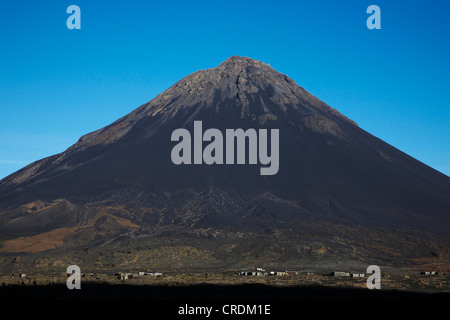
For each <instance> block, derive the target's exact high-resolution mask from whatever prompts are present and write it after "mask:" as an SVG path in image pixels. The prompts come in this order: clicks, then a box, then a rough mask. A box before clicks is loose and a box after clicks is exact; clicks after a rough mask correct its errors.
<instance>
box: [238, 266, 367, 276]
mask: <svg viewBox="0 0 450 320" xmlns="http://www.w3.org/2000/svg"><path fill="white" fill-rule="evenodd" d="M300 273H301V272H300V271H288V270H286V271H266V270H265V269H263V268H256V270H255V271H240V272H239V274H240V275H241V276H294V275H297V274H300ZM306 274H307V275H312V274H313V273H311V272H307V273H306ZM330 275H331V276H335V277H352V278H364V277H365V276H366V275H365V274H364V273H350V272H343V271H334V272H332V273H331V274H330Z"/></svg>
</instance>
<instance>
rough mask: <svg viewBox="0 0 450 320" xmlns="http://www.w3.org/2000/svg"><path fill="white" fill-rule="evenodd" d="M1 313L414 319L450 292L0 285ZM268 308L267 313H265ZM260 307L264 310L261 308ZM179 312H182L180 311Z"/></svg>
mask: <svg viewBox="0 0 450 320" xmlns="http://www.w3.org/2000/svg"><path fill="white" fill-rule="evenodd" d="M0 302H1V305H2V306H3V308H2V309H3V310H6V309H10V310H16V311H18V312H19V313H20V314H22V315H26V314H28V313H29V314H30V315H36V314H46V315H47V316H49V317H50V318H58V319H60V318H61V316H62V315H65V314H68V312H69V313H70V314H73V315H80V316H81V315H85V316H90V317H95V315H99V316H101V317H102V318H109V317H113V318H118V317H119V315H120V318H122V317H130V316H131V315H133V314H141V315H147V317H146V318H149V319H150V318H152V319H155V314H158V316H157V317H156V319H205V318H209V319H218V318H225V319H234V318H238V319H301V318H303V316H300V315H302V314H303V315H305V312H310V311H312V312H313V313H314V314H315V316H321V318H327V317H335V316H337V315H341V314H342V315H344V316H345V317H346V319H349V318H355V319H356V318H360V316H361V314H362V313H361V312H366V313H367V312H369V313H370V314H371V315H373V316H377V317H378V316H388V315H389V314H391V313H392V312H401V314H403V315H414V314H415V313H416V312H418V311H424V310H425V311H426V312H428V313H430V315H432V314H434V313H439V312H441V311H439V310H442V312H446V310H447V308H448V305H449V303H450V293H448V292H445V293H424V292H411V291H400V290H386V289H385V290H383V289H382V290H369V289H367V288H341V287H324V286H271V285H266V284H258V283H254V284H239V285H219V284H197V285H179V286H166V285H132V284H106V283H105V284H100V283H90V282H84V283H82V287H81V289H79V290H69V289H67V287H66V285H65V284H60V283H59V284H49V285H36V286H34V285H30V286H22V285H5V286H2V287H0ZM231 305H241V306H242V307H241V311H242V310H245V308H246V306H250V307H252V306H255V305H256V306H257V307H255V309H254V310H256V311H261V310H263V312H262V313H261V312H259V313H258V312H257V313H256V314H248V311H244V313H242V314H236V313H235V314H230V311H231ZM266 305H268V313H266V312H264V311H265V310H266ZM259 306H262V307H259ZM188 307H189V308H191V307H193V308H195V307H209V308H211V313H210V315H209V316H206V315H204V314H196V315H192V314H180V312H181V311H182V312H186V310H187V309H186V308H188ZM180 310H181V311H180Z"/></svg>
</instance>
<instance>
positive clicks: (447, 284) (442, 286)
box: [0, 267, 450, 292]
mask: <svg viewBox="0 0 450 320" xmlns="http://www.w3.org/2000/svg"><path fill="white" fill-rule="evenodd" d="M369 276H370V274H366V273H364V272H355V271H353V272H351V271H332V272H328V273H315V272H310V271H298V270H297V271H296V270H283V271H276V270H266V269H265V268H262V267H257V268H253V269H244V270H225V271H215V272H192V271H191V272H189V271H187V270H185V271H180V272H174V271H166V272H161V271H138V270H130V271H128V272H126V271H120V272H88V273H82V274H81V283H82V284H83V283H98V284H111V285H114V284H121V285H123V284H128V285H144V286H145V285H149V286H191V285H198V284H221V285H224V284H225V285H239V284H255V283H256V284H264V285H270V286H283V287H285V286H327V287H348V288H366V281H367V279H368V277H369ZM67 277H68V274H66V273H65V272H60V273H53V274H47V275H37V274H25V273H17V274H11V275H0V285H1V286H3V287H4V286H11V285H14V286H18V285H19V286H36V285H37V286H48V285H65V282H66V279H67ZM81 286H82V287H83V285H81ZM381 288H382V289H396V290H406V291H413V290H426V291H431V292H433V291H439V292H450V276H448V275H447V273H443V272H436V271H410V272H405V273H382V275H381Z"/></svg>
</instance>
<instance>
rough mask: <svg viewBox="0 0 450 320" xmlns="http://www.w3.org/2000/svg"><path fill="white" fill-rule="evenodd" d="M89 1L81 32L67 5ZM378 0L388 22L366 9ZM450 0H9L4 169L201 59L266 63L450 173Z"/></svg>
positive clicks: (108, 116) (87, 127)
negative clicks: (370, 22)
mask: <svg viewBox="0 0 450 320" xmlns="http://www.w3.org/2000/svg"><path fill="white" fill-rule="evenodd" d="M71 4H75V5H78V6H79V7H80V8H81V30H68V29H67V27H66V20H67V18H68V17H69V14H67V13H66V9H67V7H68V6H69V5H71ZM371 4H375V5H378V6H379V7H380V8H381V30H369V29H367V27H366V20H367V18H368V16H369V15H368V14H367V13H366V9H367V7H368V6H369V5H371ZM449 12H450V2H449V1H445V0H442V1H437V0H435V1H425V0H423V1H414V0H413V1H400V0H397V1H395V0H390V1H378V0H373V1H364V0H343V1H331V0H330V1H324V0H323V1H321V0H318V1H300V0H295V1H282V0H281V1H262V0H259V1H229V0H228V1H214V0H209V1H136V0H127V1H123V0H122V1H114V0H109V1H98V0H88V1H84V0H71V1H63V0H60V1H48V0H40V1H24V0H15V1H7V2H3V3H2V6H1V8H0V124H1V126H0V179H1V178H3V177H5V176H7V175H8V174H10V173H12V172H14V171H16V170H18V169H20V168H21V167H23V166H25V165H26V164H28V163H30V162H32V161H35V160H38V159H41V158H44V157H47V156H50V155H53V154H56V153H59V152H62V151H64V150H65V149H66V148H68V147H69V146H70V145H72V144H73V143H75V142H76V141H77V140H78V138H79V137H80V136H82V135H83V134H86V133H88V132H91V131H94V130H96V129H99V128H101V127H103V126H105V125H107V124H109V123H111V122H113V121H115V120H116V119H118V118H119V117H121V116H123V115H125V114H127V113H129V112H131V111H132V110H133V109H135V108H137V107H139V106H140V105H141V104H143V103H145V102H147V101H149V100H151V99H152V98H153V97H155V96H156V95H157V94H158V93H160V92H162V91H163V90H165V89H167V88H168V87H170V86H171V85H172V84H174V83H175V82H176V81H178V80H179V79H181V78H182V77H185V76H187V75H188V74H190V73H192V72H194V71H197V70H198V69H207V68H211V67H215V66H217V65H218V64H220V63H221V62H222V61H223V60H225V59H226V58H228V57H230V56H233V55H240V56H248V57H251V58H254V59H258V60H262V61H264V62H266V63H270V65H271V66H272V67H273V68H275V69H276V70H278V71H280V72H282V73H285V74H287V75H288V76H290V77H291V78H292V79H294V80H295V81H296V82H297V84H299V85H300V86H302V87H304V88H305V89H306V90H308V91H309V92H310V93H312V94H314V95H315V96H317V97H318V98H320V99H321V100H323V101H325V102H326V103H328V104H329V105H331V106H332V107H334V108H336V109H338V110H339V111H340V112H342V113H343V114H345V115H346V116H348V117H349V118H351V119H352V120H354V121H356V122H357V123H358V124H359V125H360V127H362V128H363V129H365V130H366V131H368V132H370V133H372V134H373V135H375V136H377V137H379V138H381V139H383V140H385V141H386V142H388V143H390V144H392V145H393V146H395V147H397V148H398V149H400V150H402V151H404V152H406V153H408V154H409V155H411V156H413V157H415V158H416V159H418V160H420V161H422V162H424V163H426V164H427V165H429V166H431V167H433V168H435V169H437V170H439V171H441V172H443V173H445V174H447V175H450V147H449V146H450V89H449V85H450V62H449V57H450V44H449V39H450V22H449V20H448V15H449Z"/></svg>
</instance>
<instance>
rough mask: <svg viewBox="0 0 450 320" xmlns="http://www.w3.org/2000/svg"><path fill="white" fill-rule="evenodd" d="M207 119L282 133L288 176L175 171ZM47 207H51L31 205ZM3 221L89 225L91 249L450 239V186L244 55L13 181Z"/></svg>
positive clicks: (5, 185) (31, 227)
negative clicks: (307, 238) (214, 240)
mask: <svg viewBox="0 0 450 320" xmlns="http://www.w3.org/2000/svg"><path fill="white" fill-rule="evenodd" d="M195 120H202V121H203V128H204V129H203V130H206V129H207V128H218V129H220V130H222V132H224V131H225V129H235V128H242V129H244V130H245V129H248V128H255V129H258V128H267V129H279V132H280V155H279V158H280V167H279V171H278V173H277V174H276V175H272V176H262V175H260V174H259V168H260V165H216V164H214V165H206V164H203V165H179V166H177V165H174V164H173V163H172V161H171V158H170V155H171V149H172V148H173V146H174V145H175V144H176V143H175V142H171V134H172V132H173V130H175V129H177V128H186V129H188V130H189V131H190V132H192V131H193V123H194V121H195ZM204 145H205V144H204ZM58 199H59V200H58ZM61 199H64V200H63V202H61V203H63V204H61V203H60V201H62V200H61ZM36 201H41V202H42V203H45V205H43V206H41V208H39V209H36V211H37V212H31V211H30V210H29V209H26V208H25V209H24V206H26V205H28V204H30V203H34V202H36ZM55 201H58V203H57V204H56V202H55ZM58 215H59V216H58ZM105 215H107V216H110V217H113V220H114V221H113V220H111V219H110V220H99V221H103V223H102V224H101V227H100V224H99V222H97V220H98V219H99V216H105ZM103 219H106V218H103ZM36 221H39V222H36ZM305 222H307V227H306V225H305V224H304V223H305ZM0 223H1V225H0V230H1V232H2V233H3V234H4V237H6V238H14V237H15V236H16V235H17V234H18V233H21V234H22V235H25V236H27V235H29V236H31V235H36V234H39V233H40V232H43V231H46V232H47V231H49V230H51V229H55V228H63V227H67V228H74V230H75V229H77V228H78V229H79V228H82V230H81V231H80V230H78V229H77V230H76V231H73V230H68V231H67V232H69V234H68V235H67V236H66V238H65V239H66V240H67V239H72V240H73V238H74V236H75V235H76V234H83V235H84V236H83V237H84V238H86V239H89V241H96V239H97V240H98V241H100V240H101V241H104V240H105V239H110V240H111V241H112V240H113V239H115V238H116V237H118V236H124V235H125V236H126V235H129V233H130V232H131V231H133V230H134V231H133V232H138V233H140V234H141V235H146V236H150V235H151V236H155V235H157V234H158V232H166V233H164V235H167V232H169V233H170V232H175V233H176V234H196V235H197V236H198V235H199V234H201V235H205V236H211V235H214V236H217V237H232V236H237V235H239V236H242V235H243V234H244V235H254V234H258V235H260V234H273V233H274V232H275V233H281V234H303V233H307V234H315V233H316V234H320V235H322V236H324V237H325V236H328V237H333V236H335V235H336V230H334V231H330V229H329V228H328V227H324V225H325V223H326V224H335V225H343V226H346V227H350V228H353V230H357V229H358V228H359V227H360V226H362V227H364V228H373V229H374V230H382V231H383V232H394V231H393V230H395V229H402V230H406V231H407V230H421V231H423V232H425V233H427V232H432V233H436V234H441V235H445V234H446V233H447V232H448V230H449V228H450V179H449V178H448V177H447V176H445V175H443V174H441V173H439V172H437V171H435V170H434V169H432V168H430V167H428V166H426V165H424V164H423V163H421V162H419V161H417V160H415V159H413V158H412V157H410V156H408V155H407V154H405V153H403V152H401V151H399V150H397V149H396V148H394V147H392V146H390V145H388V144H387V143H385V142H383V141H381V140H380V139H378V138H376V137H374V136H372V135H371V134H369V133H367V132H366V131H364V130H363V129H361V128H359V127H358V126H357V124H356V123H354V122H353V121H351V120H350V119H348V118H346V117H345V116H344V115H342V114H340V113H339V112H338V111H336V110H335V109H333V108H331V107H330V106H328V105H327V104H325V103H324V102H322V101H320V100H319V99H317V98H316V97H314V96H312V95H311V94H309V93H308V92H307V91H306V90H304V89H303V88H301V87H299V86H298V85H297V84H296V83H295V82H294V81H293V80H292V79H290V78H289V77H287V76H286V75H283V74H281V73H279V72H277V71H275V70H274V69H272V68H271V67H270V66H269V65H267V64H265V63H263V62H260V61H255V60H252V59H250V58H242V57H237V56H234V57H231V58H229V59H227V60H226V61H225V62H223V63H222V64H220V65H219V66H218V67H216V68H213V69H208V70H200V71H198V72H195V73H193V74H191V75H189V76H187V77H186V78H184V79H182V80H180V81H179V82H177V83H176V84H174V85H173V86H172V87H170V88H169V89H167V90H166V91H164V92H163V93H161V94H160V95H158V96H157V97H155V98H154V99H153V100H151V101H149V102H148V103H146V104H144V105H142V106H140V107H139V108H137V109H136V110H134V111H133V112H131V113H130V114H128V115H126V116H124V117H122V118H121V119H119V120H117V121H116V122H114V123H112V124H111V125H109V126H107V127H105V128H102V129H99V130H97V131H95V132H92V133H89V134H87V135H85V136H83V137H81V138H80V139H79V141H78V142H77V143H76V144H74V145H73V146H71V147H70V148H68V149H67V150H66V151H65V152H63V153H61V154H57V155H54V156H51V157H49V158H46V159H43V160H40V161H37V162H35V163H32V164H30V165H28V166H27V167H25V168H23V169H21V170H19V171H17V172H16V173H14V174H12V175H10V176H8V177H6V178H4V179H3V180H1V181H0ZM118 225H119V226H121V227H118ZM108 226H112V227H111V228H110V229H108ZM305 228H306V229H305ZM314 228H317V229H314ZM108 230H109V231H110V234H108ZM327 230H328V231H327ZM100 231H101V232H100ZM133 232H132V234H134V233H133ZM355 232H356V231H355ZM100 233H101V234H100ZM8 234H11V235H10V236H8ZM86 234H88V235H89V236H86ZM95 234H100V235H99V236H98V237H97V236H95ZM340 236H343V237H344V232H343V233H342V234H340ZM345 237H347V238H348V239H351V232H350V233H348V232H345ZM84 238H83V239H84ZM358 241H360V239H359V240H358ZM62 242H63V243H64V239H63V240H62ZM5 248H7V246H6V247H5ZM5 250H6V249H5Z"/></svg>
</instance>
